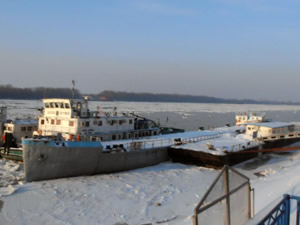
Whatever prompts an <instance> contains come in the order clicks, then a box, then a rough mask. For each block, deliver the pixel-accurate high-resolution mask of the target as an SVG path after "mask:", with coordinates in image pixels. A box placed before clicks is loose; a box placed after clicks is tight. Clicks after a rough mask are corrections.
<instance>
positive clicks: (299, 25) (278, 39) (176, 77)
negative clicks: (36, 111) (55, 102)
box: [0, 0, 300, 101]
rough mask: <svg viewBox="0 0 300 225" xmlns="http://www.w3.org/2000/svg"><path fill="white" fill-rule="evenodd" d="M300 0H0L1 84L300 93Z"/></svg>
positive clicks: (238, 94)
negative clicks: (73, 82) (73, 84)
mask: <svg viewBox="0 0 300 225" xmlns="http://www.w3.org/2000/svg"><path fill="white" fill-rule="evenodd" d="M299 61H300V1H299V0H285V1H282V0H280V1H279V0H188V1H185V0H160V1H159V0H151V1H150V0H106V1H104V0H102V1H101V0H98V1H96V0H95V1H93V0H89V1H85V0H48V1H46V0H45V1H41V0H36V1H34V0H26V1H21V0H19V1H17V0H15V1H12V0H1V1H0V78H1V80H0V84H12V85H13V86H17V87H37V86H44V87H71V85H72V83H71V81H72V80H75V81H76V82H77V88H78V89H79V90H80V91H81V92H83V93H99V92H100V91H103V90H115V91H129V92H130V91H133V92H153V93H179V94H192V95H208V96H215V97H223V98H239V99H241V98H251V99H258V100H263V99H268V100H288V101H300V62H299Z"/></svg>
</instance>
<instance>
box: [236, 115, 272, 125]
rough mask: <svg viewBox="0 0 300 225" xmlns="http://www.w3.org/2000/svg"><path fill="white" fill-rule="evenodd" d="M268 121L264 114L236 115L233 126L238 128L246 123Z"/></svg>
mask: <svg viewBox="0 0 300 225" xmlns="http://www.w3.org/2000/svg"><path fill="white" fill-rule="evenodd" d="M266 121H268V120H267V119H266V118H265V114H258V113H238V114H237V115H236V116H235V125H236V126H240V125H244V124H246V123H261V122H266Z"/></svg>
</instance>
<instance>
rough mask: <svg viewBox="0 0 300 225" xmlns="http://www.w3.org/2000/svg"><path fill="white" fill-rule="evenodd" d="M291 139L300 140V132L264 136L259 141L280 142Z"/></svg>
mask: <svg viewBox="0 0 300 225" xmlns="http://www.w3.org/2000/svg"><path fill="white" fill-rule="evenodd" d="M290 138H300V130H299V131H292V132H285V133H279V134H271V135H264V136H261V137H258V138H257V139H258V140H261V141H274V140H278V139H290Z"/></svg>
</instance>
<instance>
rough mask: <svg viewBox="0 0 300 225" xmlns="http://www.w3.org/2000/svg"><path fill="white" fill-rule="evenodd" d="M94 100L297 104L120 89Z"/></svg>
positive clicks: (106, 92)
mask: <svg viewBox="0 0 300 225" xmlns="http://www.w3.org/2000/svg"><path fill="white" fill-rule="evenodd" d="M91 97H92V98H93V99H94V100H102V101H136V102H189V103H226V104H290V105H298V104H299V103H295V102H282V101H263V100H262V101H258V100H251V99H242V100H240V99H224V98H216V97H209V96H194V95H179V94H152V93H132V92H120V91H108V90H107V91H103V92H100V93H99V94H96V95H91Z"/></svg>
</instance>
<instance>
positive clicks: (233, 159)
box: [168, 147, 258, 169]
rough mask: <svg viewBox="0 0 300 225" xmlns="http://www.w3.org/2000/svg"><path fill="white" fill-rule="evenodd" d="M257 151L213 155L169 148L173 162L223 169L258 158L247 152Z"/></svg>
mask: <svg viewBox="0 0 300 225" xmlns="http://www.w3.org/2000/svg"><path fill="white" fill-rule="evenodd" d="M255 149H258V148H251V149H247V150H242V151H240V152H233V153H227V154H226V155H213V154H210V153H206V152H202V151H194V150H189V149H179V148H172V147H171V148H169V150H168V153H169V156H170V158H171V159H172V161H173V162H180V163H185V164H193V165H197V166H205V167H209V168H217V169H221V168H223V166H224V165H229V166H233V165H235V164H238V163H241V162H243V161H246V160H248V159H251V158H254V157H257V155H258V153H257V152H255V153H253V152H251V153H247V151H249V150H255ZM241 152H242V153H241Z"/></svg>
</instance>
